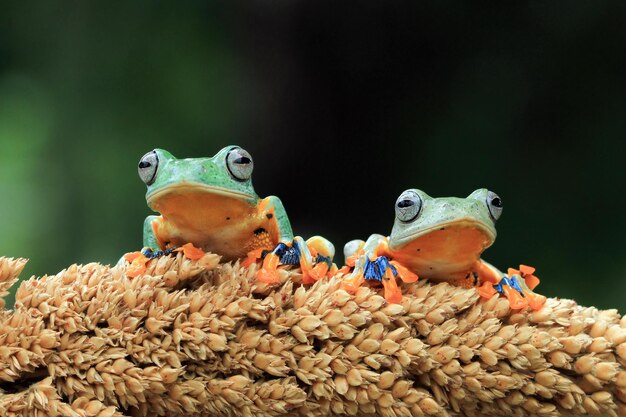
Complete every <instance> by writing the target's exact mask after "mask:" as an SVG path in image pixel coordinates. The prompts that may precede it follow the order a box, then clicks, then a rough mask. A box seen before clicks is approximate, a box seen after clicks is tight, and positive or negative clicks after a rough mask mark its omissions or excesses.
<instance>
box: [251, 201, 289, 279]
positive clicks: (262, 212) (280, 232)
mask: <svg viewBox="0 0 626 417" xmlns="http://www.w3.org/2000/svg"><path fill="white" fill-rule="evenodd" d="M258 209H259V216H260V217H263V216H265V218H267V219H268V222H269V226H270V234H272V235H273V236H276V237H277V240H278V243H277V245H276V246H275V247H274V248H273V249H272V251H271V252H270V253H268V254H267V255H266V256H265V258H264V259H263V265H262V266H261V269H259V270H258V271H257V273H256V278H257V279H258V280H259V281H261V282H265V283H268V284H273V283H276V282H278V281H279V276H278V269H277V268H278V265H279V264H280V258H281V257H282V256H283V255H284V254H285V253H286V251H287V250H288V249H289V245H290V244H291V242H292V241H293V239H294V237H293V231H292V230H291V223H289V217H287V211H286V210H285V207H284V206H283V203H282V201H280V199H279V198H278V197H276V196H273V195H272V196H269V197H266V198H264V199H263V200H261V201H260V202H259V207H258ZM262 252H263V250H262V249H256V250H252V251H251V252H250V253H249V254H248V259H246V261H245V262H244V265H246V264H250V263H252V262H251V260H252V259H255V260H256V259H257V258H258V256H259V255H261V253H262Z"/></svg>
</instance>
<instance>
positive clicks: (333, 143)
mask: <svg viewBox="0 0 626 417" xmlns="http://www.w3.org/2000/svg"><path fill="white" fill-rule="evenodd" d="M625 18H626V3H625V2H624V1H622V0H616V1H588V0H571V1H568V2H557V1H528V2H517V3H515V2H513V3H512V2H491V3H489V4H487V3H484V2H465V3H463V2H460V3H459V2H450V1H445V0H436V1H419V2H415V1H412V2H380V1H376V2H369V1H361V2H331V1H288V2H277V1H263V2H262V1H249V2H243V1H242V2H227V1H222V2H201V1H187V2H176V3H175V4H174V2H171V3H169V2H162V1H156V2H154V1H151V2H149V1H134V2H122V1H110V2H104V1H102V2H67V3H63V4H61V3H53V2H37V3H30V2H3V3H2V5H0V236H1V237H0V254H2V255H9V256H23V257H28V258H30V259H31V260H30V262H29V264H28V266H27V268H26V270H25V272H24V274H23V277H28V276H30V275H31V274H35V275H41V274H44V273H56V272H58V271H59V270H60V269H62V268H64V267H66V266H68V265H69V264H70V263H73V262H81V263H86V262H90V261H100V262H105V263H115V262H116V261H117V259H118V258H119V257H120V255H121V254H122V253H124V252H127V251H131V250H137V249H138V248H139V247H140V246H141V239H142V237H141V229H142V223H143V219H144V217H145V216H146V215H148V214H150V210H149V209H148V208H147V206H146V203H145V199H144V192H145V186H144V184H143V183H142V182H141V181H140V180H139V178H138V176H137V170H136V165H137V162H138V161H139V158H140V157H141V156H142V155H143V154H144V153H145V152H147V151H149V150H151V149H152V148H154V147H161V148H165V149H168V150H169V151H170V152H172V153H173V154H174V155H176V156H178V157H200V156H211V155H213V154H214V153H216V152H217V151H218V150H219V149H220V148H221V147H223V146H225V145H227V144H239V145H241V146H243V147H244V148H246V149H247V150H249V151H250V152H251V154H252V155H253V157H254V160H255V172H254V174H253V178H254V184H255V187H256V190H257V192H258V194H259V195H260V196H262V197H264V196H267V195H270V194H275V195H278V196H279V197H280V198H281V199H282V200H283V202H284V204H285V206H286V208H287V211H288V213H289V217H290V218H291V221H292V225H293V226H294V230H295V232H296V233H297V234H301V235H304V236H310V235H312V234H321V235H324V236H326V237H328V238H329V239H331V240H332V241H333V242H335V245H336V247H337V249H338V253H341V251H342V248H343V244H344V243H345V242H346V241H347V240H349V239H352V238H356V237H361V238H365V237H367V236H368V235H369V234H370V233H373V232H378V233H389V232H390V230H391V225H392V223H393V218H394V209H393V207H394V202H395V199H396V197H397V196H398V195H399V194H400V192H401V191H403V190H404V189H406V188H410V187H417V188H420V189H423V190H424V191H426V192H428V193H429V194H431V195H432V196H449V195H454V196H466V195H468V194H469V193H470V192H472V191H473V190H474V189H476V188H479V187H487V188H490V189H492V190H494V191H496V192H497V193H498V194H499V195H500V196H501V197H502V199H503V201H504V205H505V209H504V214H503V216H502V218H501V219H500V221H499V223H498V225H497V228H498V233H499V236H498V239H497V242H496V243H495V245H494V246H493V247H492V248H490V249H488V250H487V251H486V252H485V254H484V258H485V259H487V260H488V261H490V262H492V263H494V264H495V265H497V266H499V267H501V268H506V267H508V266H516V265H518V264H519V263H520V262H523V263H528V264H530V265H533V266H535V267H537V269H538V272H537V275H538V276H539V277H540V278H542V283H541V285H540V287H539V288H538V290H539V292H541V293H544V294H546V295H549V296H559V297H567V298H575V299H577V300H578V301H579V302H580V303H581V304H586V305H596V306H598V307H602V308H609V307H616V308H619V309H620V310H621V312H622V313H624V312H625V311H626V299H625V295H626V257H625V254H626V237H625V232H626V219H625V217H626V216H625V214H624V213H625V212H626V210H625V205H626V197H625V193H626V187H625V185H626V168H625V166H624V157H625V155H624V154H625V150H626V144H625V139H626V25H625V24H624V22H625V21H626V20H625ZM338 258H339V259H338V260H339V261H342V259H341V258H342V257H341V255H339V256H338Z"/></svg>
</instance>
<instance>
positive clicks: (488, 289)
mask: <svg viewBox="0 0 626 417" xmlns="http://www.w3.org/2000/svg"><path fill="white" fill-rule="evenodd" d="M476 290H477V291H478V294H480V296H481V297H482V298H487V299H489V298H491V297H493V296H494V294H495V293H497V292H498V291H496V289H495V288H493V284H492V283H490V282H483V284H482V285H481V286H480V287H478V288H476Z"/></svg>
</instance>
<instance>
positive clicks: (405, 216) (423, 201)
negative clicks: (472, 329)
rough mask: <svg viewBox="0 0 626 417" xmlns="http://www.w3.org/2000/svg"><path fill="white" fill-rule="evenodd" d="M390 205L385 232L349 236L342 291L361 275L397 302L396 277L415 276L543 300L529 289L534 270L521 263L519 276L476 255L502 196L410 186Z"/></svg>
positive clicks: (527, 301) (515, 301)
mask: <svg viewBox="0 0 626 417" xmlns="http://www.w3.org/2000/svg"><path fill="white" fill-rule="evenodd" d="M395 210H396V218H395V222H394V226H393V229H392V231H391V235H390V236H389V237H385V236H382V235H378V234H374V235H371V236H370V237H369V239H368V240H367V241H366V242H363V241H362V240H354V241H351V242H348V243H347V244H346V245H345V247H344V254H345V256H346V263H347V265H348V266H353V267H354V270H353V271H352V273H351V274H350V275H349V277H348V278H347V279H346V280H345V281H344V282H343V283H342V286H343V288H345V289H346V290H348V291H352V292H354V291H356V289H357V288H358V287H359V286H360V285H362V284H363V282H365V281H366V280H375V281H382V284H383V286H384V288H385V298H386V299H387V300H388V301H389V302H393V303H397V302H400V300H401V299H402V294H401V292H400V289H399V288H398V286H397V283H396V280H395V277H396V276H399V277H400V278H401V279H402V280H403V281H405V282H415V281H416V280H417V279H418V276H419V277H421V278H428V279H431V280H434V281H449V282H450V281H451V282H455V283H459V284H462V285H468V284H469V285H479V284H480V285H481V287H480V289H479V292H480V293H481V294H482V295H484V296H488V295H489V294H493V293H495V292H496V291H497V292H501V293H503V294H505V295H506V296H507V297H508V298H509V300H510V301H511V305H512V307H513V308H523V307H525V306H526V305H530V306H531V307H532V308H540V307H541V305H542V304H543V301H545V297H542V296H539V295H537V294H535V293H533V292H532V291H531V288H530V286H532V288H534V286H536V285H537V284H538V283H539V282H538V280H537V278H536V277H535V276H534V275H532V273H533V272H534V269H532V268H530V267H522V268H521V269H522V270H523V271H524V272H525V275H524V274H520V277H521V278H524V279H521V278H520V279H518V278H516V277H515V276H511V277H508V276H505V275H504V274H503V273H502V272H500V271H499V270H498V269H497V268H495V267H494V266H492V265H490V264H489V263H487V262H485V261H483V260H482V259H480V255H481V254H482V252H483V251H484V250H485V249H487V248H488V247H489V246H491V245H492V244H493V242H494V241H495V238H496V229H495V222H496V220H497V219H498V218H499V217H500V215H501V214H502V200H501V199H500V197H498V195H497V194H495V193H494V192H492V191H489V190H487V189H485V188H482V189H478V190H476V191H474V192H473V193H471V194H470V195H469V196H468V197H467V198H457V197H444V198H433V197H430V196H429V195H428V194H426V193H425V192H423V191H421V190H418V189H409V190H406V191H404V192H403V193H402V194H400V196H399V197H398V199H397V200H396V204H395ZM529 268H530V269H529ZM531 269H532V271H531ZM343 270H344V271H346V270H348V269H347V268H344V269H343ZM512 271H515V270H512ZM517 272H519V271H517Z"/></svg>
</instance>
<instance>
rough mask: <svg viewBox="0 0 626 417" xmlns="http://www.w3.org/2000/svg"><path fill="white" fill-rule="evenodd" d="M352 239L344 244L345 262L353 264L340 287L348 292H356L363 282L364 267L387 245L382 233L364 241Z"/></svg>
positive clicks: (349, 264) (386, 239)
mask: <svg viewBox="0 0 626 417" xmlns="http://www.w3.org/2000/svg"><path fill="white" fill-rule="evenodd" d="M360 242H363V241H359V240H352V241H350V242H348V243H347V244H346V245H345V246H344V256H345V257H346V264H347V265H348V266H354V270H353V271H352V273H351V274H350V275H349V276H348V278H346V279H345V280H344V281H343V282H342V283H341V287H342V288H343V289H345V290H346V291H349V292H352V293H354V292H356V291H357V290H358V289H359V287H360V286H361V285H362V284H363V283H364V282H365V279H366V278H365V272H366V271H365V268H366V266H367V265H369V263H370V262H371V261H372V260H373V259H376V258H377V257H378V254H379V253H382V252H383V251H384V249H385V248H386V247H387V243H388V238H387V237H385V236H383V235H378V234H373V235H371V236H370V237H369V238H368V239H367V241H366V242H365V243H360Z"/></svg>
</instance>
